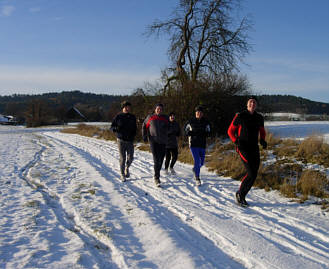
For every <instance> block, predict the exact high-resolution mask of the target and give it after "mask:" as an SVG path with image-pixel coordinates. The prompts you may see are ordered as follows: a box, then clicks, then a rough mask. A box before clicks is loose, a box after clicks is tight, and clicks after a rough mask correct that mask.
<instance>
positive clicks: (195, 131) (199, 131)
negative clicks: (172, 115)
mask: <svg viewBox="0 0 329 269" xmlns="http://www.w3.org/2000/svg"><path fill="white" fill-rule="evenodd" d="M184 131H185V135H187V136H188V138H189V146H190V150H191V153H192V156H193V159H194V166H193V173H194V179H195V181H196V184H197V185H200V184H201V181H200V168H201V166H203V164H204V159H205V155H206V140H207V137H208V136H210V123H209V121H208V120H206V119H205V118H204V117H203V107H202V106H197V107H196V108H195V117H194V118H192V119H190V120H189V121H188V122H187V123H186V124H185V126H184Z"/></svg>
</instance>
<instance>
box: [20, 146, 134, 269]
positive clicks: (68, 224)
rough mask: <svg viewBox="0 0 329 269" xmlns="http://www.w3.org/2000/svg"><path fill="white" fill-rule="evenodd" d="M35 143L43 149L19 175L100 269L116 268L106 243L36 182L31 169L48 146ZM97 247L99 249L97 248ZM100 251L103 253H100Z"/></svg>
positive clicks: (55, 196) (39, 161) (53, 193)
mask: <svg viewBox="0 0 329 269" xmlns="http://www.w3.org/2000/svg"><path fill="white" fill-rule="evenodd" d="M35 143H37V144H39V145H40V146H41V149H40V150H39V151H37V152H36V153H35V154H34V156H33V159H32V160H31V161H30V162H29V163H27V164H26V165H25V166H24V167H23V168H22V169H21V171H20V175H19V176H20V178H22V179H23V180H24V181H25V182H26V183H27V184H28V185H29V186H30V187H31V188H32V189H34V190H35V191H37V192H39V193H40V194H41V195H42V197H43V200H44V201H45V204H46V206H47V208H46V209H43V210H49V211H51V212H52V213H53V214H54V216H55V217H56V219H57V221H58V223H59V224H60V225H62V227H64V228H65V229H66V230H68V231H70V232H71V233H72V234H74V235H75V236H78V237H79V238H80V239H81V240H82V241H83V242H84V243H85V244H86V245H87V246H88V248H89V250H90V252H91V255H92V257H94V258H95V257H96V260H97V264H98V265H100V268H115V267H116V265H115V264H113V263H112V262H111V259H110V258H105V257H108V253H107V252H108V247H107V245H106V243H104V242H102V240H99V239H98V238H97V237H96V236H95V235H94V234H93V233H90V232H89V231H88V229H85V227H83V225H79V222H76V221H74V219H73V218H72V217H71V216H70V215H69V214H68V213H67V212H66V210H65V208H64V207H63V206H62V203H61V199H60V197H59V196H58V195H57V193H56V192H54V191H52V190H50V189H49V188H48V187H47V186H46V185H45V184H44V183H43V182H41V181H38V180H35V179H34V178H33V176H32V175H31V173H30V172H31V169H32V168H35V167H37V166H39V165H40V164H41V163H42V162H41V157H42V155H43V154H44V153H45V152H46V150H47V146H45V145H44V144H43V143H42V141H40V140H36V142H35ZM95 246H99V247H97V248H95ZM100 250H102V251H101V252H100ZM104 260H107V262H106V263H104ZM121 268H122V267H121ZM126 268H128V267H126Z"/></svg>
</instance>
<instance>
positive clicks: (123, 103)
mask: <svg viewBox="0 0 329 269" xmlns="http://www.w3.org/2000/svg"><path fill="white" fill-rule="evenodd" d="M126 106H131V103H129V102H128V101H123V102H122V103H121V108H124V107H126Z"/></svg>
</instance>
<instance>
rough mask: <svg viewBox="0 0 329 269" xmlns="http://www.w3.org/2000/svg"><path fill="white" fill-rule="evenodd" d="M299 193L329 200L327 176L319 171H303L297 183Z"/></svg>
mask: <svg viewBox="0 0 329 269" xmlns="http://www.w3.org/2000/svg"><path fill="white" fill-rule="evenodd" d="M297 189H298V191H299V192H300V193H301V194H303V195H305V196H306V197H307V196H309V195H312V196H315V197H320V198H328V197H329V195H328V194H329V192H328V191H329V180H328V178H327V176H326V174H324V173H322V172H320V171H317V170H305V171H303V173H302V175H301V177H300V179H299V180H298V183H297Z"/></svg>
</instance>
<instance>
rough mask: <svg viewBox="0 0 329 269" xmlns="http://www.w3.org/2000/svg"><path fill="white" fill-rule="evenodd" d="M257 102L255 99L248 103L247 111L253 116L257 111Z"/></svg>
mask: <svg viewBox="0 0 329 269" xmlns="http://www.w3.org/2000/svg"><path fill="white" fill-rule="evenodd" d="M256 107H257V102H256V100H255V99H249V100H248V102H247V110H248V111H249V112H250V113H251V114H253V113H254V112H255V110H256Z"/></svg>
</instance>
